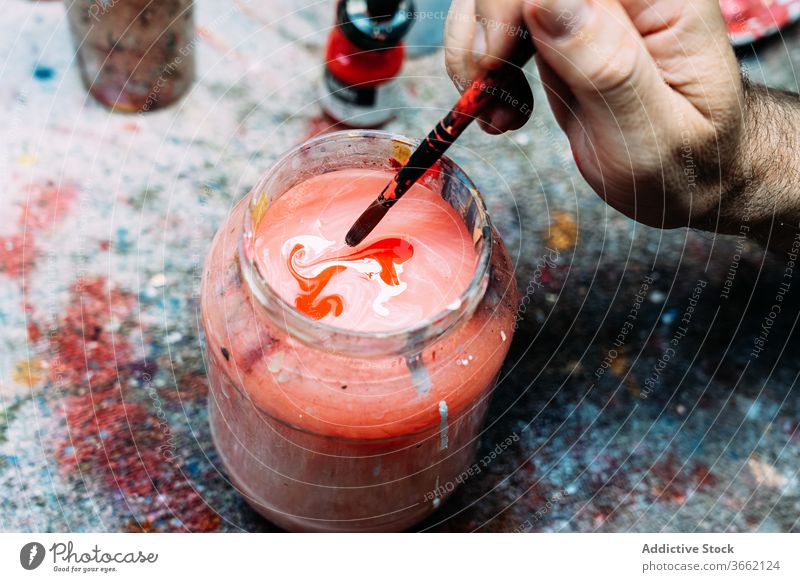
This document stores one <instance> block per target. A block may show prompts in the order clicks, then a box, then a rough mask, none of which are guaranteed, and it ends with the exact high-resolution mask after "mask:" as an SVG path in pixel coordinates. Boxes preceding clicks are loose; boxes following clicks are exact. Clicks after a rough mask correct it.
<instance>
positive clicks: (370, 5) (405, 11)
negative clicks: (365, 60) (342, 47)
mask: <svg viewBox="0 0 800 582" xmlns="http://www.w3.org/2000/svg"><path fill="white" fill-rule="evenodd" d="M336 12H337V22H338V24H339V28H340V29H341V31H342V33H343V34H344V35H345V36H346V37H347V38H348V39H349V40H350V42H352V43H353V44H354V45H356V46H357V47H358V48H360V49H363V50H376V49H382V48H389V47H392V46H395V45H397V44H398V43H399V42H400V41H401V40H402V38H403V37H404V36H405V34H406V33H407V32H408V29H409V28H410V27H411V25H412V24H413V22H414V2H413V0H339V6H338V8H337V11H336Z"/></svg>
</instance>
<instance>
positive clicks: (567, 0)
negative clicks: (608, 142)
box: [522, 0, 663, 126]
mask: <svg viewBox="0 0 800 582" xmlns="http://www.w3.org/2000/svg"><path fill="white" fill-rule="evenodd" d="M522 12H523V18H524V20H525V23H526V24H527V26H528V29H529V30H530V31H531V33H532V34H533V37H534V39H535V41H536V45H537V48H538V50H539V55H540V58H541V59H542V60H543V61H544V62H546V63H547V65H548V66H549V67H550V69H552V71H553V72H554V73H555V75H557V76H558V77H559V78H560V79H561V80H562V81H563V83H564V85H565V86H566V88H568V89H569V92H570V93H571V94H572V95H574V96H575V99H576V100H577V102H578V104H579V105H580V107H581V109H582V111H583V112H584V113H585V114H587V115H590V116H591V117H592V118H593V120H594V121H603V120H605V121H608V122H611V123H613V125H615V126H619V125H623V126H624V124H625V122H626V121H629V122H630V123H633V124H639V123H640V122H641V110H642V107H643V106H644V107H648V105H650V104H652V101H653V100H655V99H658V98H659V97H663V82H662V81H661V78H660V76H659V73H658V69H657V68H656V65H655V62H654V61H653V59H652V57H651V56H650V54H649V53H648V52H647V50H646V47H645V45H644V40H643V39H642V37H641V35H640V34H639V32H638V31H637V30H636V28H635V27H634V25H633V23H632V22H631V20H630V18H629V16H628V14H627V13H626V12H625V10H624V9H623V7H622V6H621V5H620V3H619V1H618V0H529V1H526V2H525V4H524V6H523V10H522ZM562 92H563V90H562Z"/></svg>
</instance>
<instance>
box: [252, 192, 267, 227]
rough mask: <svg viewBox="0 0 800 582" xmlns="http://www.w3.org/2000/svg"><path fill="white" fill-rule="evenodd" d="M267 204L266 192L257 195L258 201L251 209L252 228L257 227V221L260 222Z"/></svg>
mask: <svg viewBox="0 0 800 582" xmlns="http://www.w3.org/2000/svg"><path fill="white" fill-rule="evenodd" d="M268 206H269V200H268V199H267V194H266V192H262V193H261V194H259V196H258V202H256V204H255V206H254V207H253V211H252V213H251V216H252V217H253V230H255V229H256V228H258V223H259V222H261V218H262V217H263V216H264V213H265V212H266V211H267V207H268Z"/></svg>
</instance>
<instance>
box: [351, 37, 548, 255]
mask: <svg viewBox="0 0 800 582" xmlns="http://www.w3.org/2000/svg"><path fill="white" fill-rule="evenodd" d="M534 52H536V50H535V48H534V46H533V43H531V42H520V43H519V44H518V45H517V48H516V50H515V51H514V53H513V54H512V55H511V57H509V59H508V61H506V62H505V63H503V65H502V66H500V67H498V68H497V69H492V70H491V71H488V72H487V73H486V74H485V75H483V77H481V78H480V79H478V80H476V81H474V82H473V83H472V84H471V85H470V86H469V88H468V89H467V90H466V91H464V93H463V94H462V95H461V98H460V99H459V100H458V101H457V102H456V104H455V106H453V108H452V109H451V110H450V112H449V113H448V114H447V115H446V116H445V117H444V119H442V120H441V121H440V122H439V123H438V124H437V125H436V127H434V128H433V131H431V132H430V133H429V134H428V137H426V138H425V139H424V140H423V141H422V143H421V144H419V146H418V147H417V149H416V150H414V153H412V154H411V157H409V158H408V161H407V162H406V164H405V165H404V166H403V167H402V168H400V170H398V172H397V174H396V175H395V177H394V179H393V180H392V181H391V182H389V183H388V184H387V185H386V187H385V188H384V189H383V191H382V192H381V193H380V196H378V197H377V198H376V199H375V200H374V201H373V202H372V204H370V205H369V206H368V207H367V209H366V210H365V211H364V212H363V213H362V214H361V216H359V217H358V220H356V221H355V223H354V224H353V226H351V227H350V230H349V231H347V236H345V239H344V240H345V242H346V243H347V244H348V245H349V246H351V247H354V246H356V245H358V244H359V243H361V241H363V240H364V239H365V238H366V237H367V235H368V234H369V233H371V232H372V231H373V230H374V229H375V227H376V226H377V225H378V223H379V222H380V221H381V220H382V219H383V217H384V216H386V213H387V212H389V209H390V208H391V207H392V206H394V204H395V203H396V202H397V201H398V200H400V198H401V197H402V196H403V194H405V193H406V192H408V190H409V189H410V188H411V186H413V185H414V184H416V182H417V180H419V179H420V178H421V177H422V176H423V175H424V174H425V172H427V171H428V170H429V169H430V168H431V166H433V164H435V163H436V161H437V160H438V159H439V158H441V157H442V156H443V155H444V152H445V151H447V148H449V147H450V146H451V145H452V144H453V142H454V141H455V140H456V139H457V138H458V137H459V136H460V135H461V134H462V133H464V130H465V129H466V128H467V127H468V126H469V124H470V123H472V121H473V120H474V119H475V118H476V117H479V116H480V114H481V113H482V112H483V111H485V110H486V107H487V106H488V105H489V104H490V103H491V102H492V101H493V100H494V99H497V98H498V97H501V96H502V95H503V93H502V92H501V93H500V94H499V95H498V87H502V84H503V82H504V81H505V80H506V79H507V78H508V76H509V75H510V73H512V72H513V71H514V70H515V69H519V68H520V67H522V66H523V65H524V64H525V63H526V62H528V60H529V59H530V58H531V57H532V56H533V54H534Z"/></svg>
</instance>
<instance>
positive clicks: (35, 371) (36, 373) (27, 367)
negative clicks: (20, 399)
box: [13, 358, 44, 386]
mask: <svg viewBox="0 0 800 582" xmlns="http://www.w3.org/2000/svg"><path fill="white" fill-rule="evenodd" d="M43 377H44V373H43V370H42V361H41V360H40V359H39V358H31V359H30V360H20V361H19V362H17V364H16V366H14V375H13V379H14V382H17V383H19V384H25V385H26V386H36V385H37V384H38V383H39V382H41V381H42V378H43Z"/></svg>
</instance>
